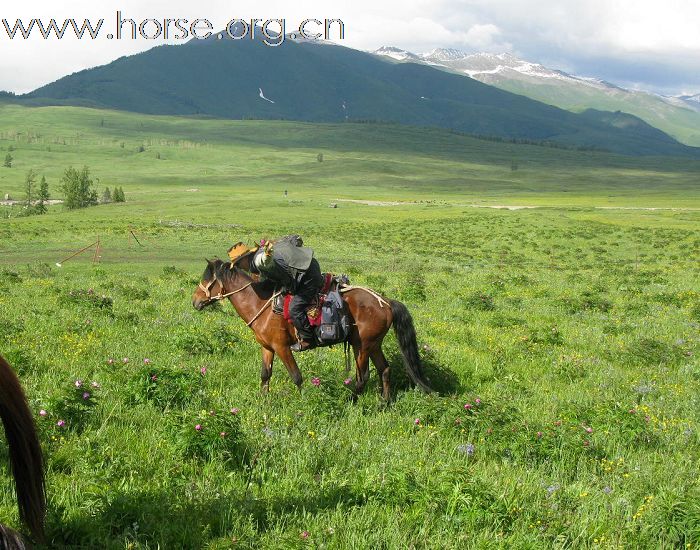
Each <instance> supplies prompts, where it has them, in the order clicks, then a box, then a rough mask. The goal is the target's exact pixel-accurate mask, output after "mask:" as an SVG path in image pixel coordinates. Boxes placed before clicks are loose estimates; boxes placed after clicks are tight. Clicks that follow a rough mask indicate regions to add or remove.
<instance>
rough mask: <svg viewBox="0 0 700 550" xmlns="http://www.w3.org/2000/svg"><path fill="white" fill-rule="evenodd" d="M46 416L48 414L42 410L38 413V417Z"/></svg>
mask: <svg viewBox="0 0 700 550" xmlns="http://www.w3.org/2000/svg"><path fill="white" fill-rule="evenodd" d="M47 414H49V413H47V412H46V411H45V410H44V409H41V410H40V411H39V416H46V415H47Z"/></svg>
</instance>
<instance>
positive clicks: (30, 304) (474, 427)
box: [0, 105, 700, 549]
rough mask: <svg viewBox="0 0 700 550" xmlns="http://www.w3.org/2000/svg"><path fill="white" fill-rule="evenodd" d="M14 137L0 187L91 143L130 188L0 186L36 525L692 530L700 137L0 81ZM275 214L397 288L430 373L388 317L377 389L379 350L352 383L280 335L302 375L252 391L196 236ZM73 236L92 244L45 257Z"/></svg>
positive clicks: (331, 253) (494, 544)
mask: <svg viewBox="0 0 700 550" xmlns="http://www.w3.org/2000/svg"><path fill="white" fill-rule="evenodd" d="M9 149H11V155H12V156H13V158H14V161H13V166H12V168H1V167H0V195H2V196H4V195H5V194H6V193H8V194H10V195H11V196H12V197H13V198H21V197H22V189H23V181H24V176H25V174H26V172H27V170H29V169H34V170H37V171H38V173H39V175H40V177H41V175H45V176H46V178H47V180H48V182H49V186H50V190H51V192H52V196H53V197H54V198H60V193H59V191H58V187H59V180H60V177H61V174H62V173H63V171H64V170H65V169H66V168H68V167H69V166H75V167H82V166H83V165H87V166H89V167H90V170H91V174H92V176H93V178H94V180H95V187H96V188H97V190H98V194H101V192H102V190H103V188H104V187H105V186H109V187H110V188H112V187H113V186H115V185H117V186H122V187H123V188H124V191H125V193H126V198H127V202H126V203H124V204H108V205H100V206H97V207H92V208H88V209H84V210H80V211H72V212H68V211H65V210H64V209H63V207H61V206H60V205H57V206H52V207H50V209H49V213H48V214H46V215H43V216H31V217H21V216H19V214H20V213H21V207H19V206H14V207H5V208H3V207H0V353H1V354H2V355H4V356H5V357H6V358H7V359H8V360H9V361H10V363H11V364H12V365H13V366H14V368H15V369H16V370H17V372H18V373H19V375H20V378H21V379H22V382H23V384H24V386H25V388H26V391H27V394H28V397H29V400H30V404H31V407H32V409H33V410H34V411H35V413H36V420H37V424H38V426H39V429H40V432H41V440H42V445H43V448H44V451H45V454H46V458H47V490H48V497H49V515H48V518H47V531H48V535H49V539H50V540H51V546H52V547H59V548H60V547H72V548H150V549H155V548H208V549H224V548H337V549H345V548H353V549H355V548H357V549H362V548H382V549H394V548H396V549H398V548H455V549H457V548H460V549H461V548H551V547H557V548H697V547H698V545H700V487H699V485H698V474H699V472H698V467H699V466H698V465H699V464H700V412H699V411H700V398H699V395H700V393H699V390H700V362H699V361H698V354H699V353H700V340H699V338H700V284H699V283H700V263H699V262H698V258H699V257H700V162H697V161H695V162H693V161H688V160H678V159H668V158H625V157H618V156H613V155H609V154H603V153H590V152H587V153H583V152H576V151H568V150H559V149H551V148H546V147H535V146H529V145H515V144H507V143H496V142H489V141H480V140H475V139H472V138H469V137H465V136H460V135H455V134H451V133H448V132H445V131H439V130H416V129H411V128H405V127H398V126H382V125H356V124H348V125H315V124H304V123H293V122H255V121H219V120H206V119H205V120H201V119H187V118H174V117H155V116H142V115H135V114H127V113H117V112H112V111H100V110H91V109H79V108H67V107H45V108H26V107H18V106H13V105H2V106H0V155H1V156H2V157H4V156H5V154H6V152H7V151H8V150H9ZM320 153H321V154H322V155H323V161H322V162H319V157H318V155H319V154H320ZM285 190H287V193H288V194H287V196H286V197H285V195H284V191H285ZM353 201H354V202H353ZM330 204H337V208H329V205H330ZM476 206H510V207H522V206H532V207H537V208H521V209H514V210H508V209H502V208H479V207H476ZM130 232H133V235H135V236H136V238H138V242H137V241H136V240H135V239H134V238H133V236H131V235H132V234H131V233H130ZM292 232H297V233H300V234H302V235H303V237H304V239H305V241H306V243H307V244H308V245H309V246H312V247H313V248H314V250H315V251H316V257H317V258H318V259H319V261H320V262H321V266H322V268H324V269H326V270H329V271H333V272H337V273H347V274H349V275H350V277H351V279H352V281H353V282H354V283H358V284H363V285H368V286H371V287H372V288H374V289H376V290H377V291H380V292H382V293H383V294H385V295H386V296H388V297H391V298H395V299H399V300H401V301H403V302H404V303H405V304H406V305H407V306H408V307H409V309H410V310H411V312H412V314H413V316H414V321H415V324H416V328H417V332H418V337H419V343H420V345H421V348H422V355H423V359H424V363H425V365H424V366H425V370H426V372H427V375H428V377H429V379H430V381H431V383H432V384H433V386H434V387H435V388H436V389H438V390H439V393H438V394H434V395H424V394H422V393H419V392H417V391H415V390H413V389H411V387H410V385H409V384H408V382H407V379H406V376H405V375H404V371H403V367H402V366H401V361H400V359H399V354H398V349H397V346H396V342H395V339H394V337H393V335H391V336H390V337H389V338H387V340H386V344H385V350H386V351H387V355H388V356H389V358H390V361H391V363H392V366H393V368H392V380H393V388H394V396H393V400H392V402H391V403H390V404H389V405H388V406H384V405H383V404H382V402H381V399H380V395H379V382H378V380H377V377H376V373H373V376H372V378H371V380H370V383H369V384H368V385H367V389H366V391H365V394H364V395H363V396H362V397H361V398H360V399H359V401H358V402H357V403H356V404H351V403H350V401H349V396H350V393H351V390H352V387H353V382H352V381H349V382H348V381H347V380H346V379H347V378H348V376H350V377H352V376H353V374H354V373H351V374H350V375H347V374H346V373H345V372H344V369H343V354H342V348H341V347H335V348H330V349H322V350H317V351H313V352H307V353H304V354H300V355H298V357H297V359H298V361H299V364H300V368H301V370H302V373H303V374H304V376H305V383H304V387H303V391H302V392H301V393H299V392H298V391H297V390H296V388H295V387H294V385H293V384H292V383H291V381H290V380H289V378H288V376H287V374H286V370H285V369H284V367H283V366H282V365H281V364H280V363H279V362H278V361H276V362H275V366H274V367H273V372H274V374H273V378H272V384H271V392H270V395H268V396H266V397H262V396H261V395H260V393H259V371H260V368H259V363H260V360H259V356H260V354H259V347H258V345H257V344H256V343H255V341H254V340H253V337H252V333H251V331H250V330H249V329H248V328H247V327H246V326H245V325H244V323H243V322H242V321H240V320H239V319H238V318H237V317H236V315H235V312H234V311H233V309H232V307H231V306H230V305H229V304H223V305H222V306H216V307H214V308H211V309H208V310H205V311H203V312H196V311H195V310H194V309H193V308H192V306H191V303H190V298H191V294H192V292H193V291H194V288H195V286H196V285H197V283H198V281H199V277H200V275H201V273H202V271H203V270H204V267H205V262H204V258H205V257H208V258H212V257H215V256H219V257H225V254H226V250H227V249H228V247H229V246H230V245H231V244H233V243H234V242H237V241H239V240H244V241H248V242H251V241H252V240H253V239H258V238H260V237H275V236H281V235H284V234H287V233H292ZM97 236H99V237H100V241H101V244H102V254H101V259H100V262H99V264H96V265H93V263H92V262H91V260H92V253H90V252H88V253H87V254H85V255H82V256H79V257H78V258H76V259H74V260H70V261H68V262H65V263H64V266H63V267H62V268H60V269H59V268H57V267H56V266H55V263H56V262H58V261H59V260H61V259H63V258H65V257H67V256H68V255H70V254H71V252H73V251H76V250H78V249H79V248H81V247H83V246H87V245H88V244H90V243H91V242H93V241H95V240H96V238H97ZM312 378H318V381H317V385H315V384H312V383H310V381H311V379H312ZM41 411H43V413H41ZM196 426H199V428H200V429H196V428H195V427H196ZM0 454H2V455H3V456H2V457H0V485H1V486H2V488H3V491H2V493H0V495H1V496H0V518H2V520H3V521H4V522H5V523H9V524H10V525H13V526H15V527H16V526H18V517H17V511H16V506H15V503H14V500H13V493H12V489H11V486H12V483H11V477H10V473H9V465H8V461H7V456H6V446H5V445H4V443H3V444H0Z"/></svg>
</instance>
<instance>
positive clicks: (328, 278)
mask: <svg viewBox="0 0 700 550" xmlns="http://www.w3.org/2000/svg"><path fill="white" fill-rule="evenodd" d="M332 283H333V274H332V273H323V286H322V287H321V292H320V293H319V294H318V296H316V298H315V299H314V301H313V302H311V304H310V305H309V307H308V308H307V310H306V315H307V317H308V318H309V323H311V326H312V327H317V326H319V325H320V324H321V304H323V302H324V300H325V298H326V294H328V291H330V289H331V285H332ZM293 297H294V296H293V295H292V294H285V295H284V302H283V306H282V308H281V313H282V315H283V316H284V318H285V319H286V320H287V321H288V322H289V323H291V322H292V318H291V317H290V315H289V304H290V302H291V301H292V298H293ZM280 298H282V296H280ZM273 309H275V313H277V312H278V311H279V308H273Z"/></svg>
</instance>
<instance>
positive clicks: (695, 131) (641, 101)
mask: <svg viewBox="0 0 700 550" xmlns="http://www.w3.org/2000/svg"><path fill="white" fill-rule="evenodd" d="M372 53H374V54H375V55H379V56H382V57H385V58H390V59H392V60H394V61H400V62H413V63H424V64H427V65H431V66H433V67H439V68H442V69H443V70H446V71H451V72H455V73H457V74H462V75H466V76H469V77H471V78H474V79H476V80H478V81H480V82H483V83H485V84H490V85H492V86H497V87H498V88H501V89H503V90H507V91H509V92H513V93H516V94H521V95H524V96H527V97H530V98H532V99H535V100H537V101H542V102H544V103H548V104H550V105H554V106H557V107H561V108H562V109H567V110H571V111H574V112H580V111H583V110H585V109H598V110H606V111H623V112H626V113H630V114H633V115H635V116H638V117H639V118H641V119H642V120H644V121H645V122H647V123H648V124H651V125H652V126H654V127H656V128H659V129H660V130H662V131H664V132H666V133H668V134H670V135H672V136H673V137H674V138H676V139H679V140H680V141H682V142H683V143H685V144H686V145H693V146H700V94H697V95H686V96H678V97H666V96H661V95H658V94H655V93H652V92H645V91H642V90H628V89H625V88H623V87H621V86H617V85H615V84H612V83H610V82H607V81H605V80H601V79H597V78H588V77H582V76H576V75H572V74H569V73H566V72H564V71H559V70H556V69H550V68H548V67H545V66H544V65H541V64H539V63H532V62H530V61H526V60H524V59H520V58H518V57H516V56H514V55H512V54H509V53H500V54H493V53H475V54H468V53H466V52H463V51H461V50H457V49H446V48H438V49H435V50H433V51H431V52H428V53H420V54H416V53H412V52H408V51H406V50H402V49H400V48H396V47H392V46H384V47H382V48H379V49H378V50H375V51H374V52H372Z"/></svg>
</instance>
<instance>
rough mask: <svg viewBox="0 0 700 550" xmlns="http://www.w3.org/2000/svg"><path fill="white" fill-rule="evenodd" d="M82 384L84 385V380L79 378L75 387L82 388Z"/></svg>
mask: <svg viewBox="0 0 700 550" xmlns="http://www.w3.org/2000/svg"><path fill="white" fill-rule="evenodd" d="M82 385H83V381H82V380H80V379H78V380H76V381H75V387H76V388H80V387H82Z"/></svg>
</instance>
